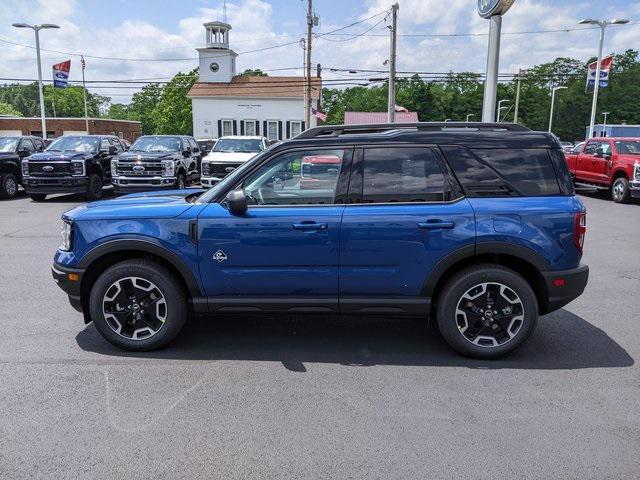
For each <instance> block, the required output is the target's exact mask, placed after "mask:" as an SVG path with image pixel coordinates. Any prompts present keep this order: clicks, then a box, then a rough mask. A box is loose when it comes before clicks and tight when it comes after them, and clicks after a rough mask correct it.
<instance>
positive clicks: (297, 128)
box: [291, 120, 302, 138]
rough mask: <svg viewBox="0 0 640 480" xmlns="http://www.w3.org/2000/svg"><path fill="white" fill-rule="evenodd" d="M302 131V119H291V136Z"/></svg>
mask: <svg viewBox="0 0 640 480" xmlns="http://www.w3.org/2000/svg"><path fill="white" fill-rule="evenodd" d="M301 133H302V121H299V120H292V121H291V138H293V137H295V136H296V135H300V134H301Z"/></svg>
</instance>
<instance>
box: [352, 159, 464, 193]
mask: <svg viewBox="0 0 640 480" xmlns="http://www.w3.org/2000/svg"><path fill="white" fill-rule="evenodd" d="M362 183H363V185H362V202H363V203H407V202H442V201H446V200H450V197H451V188H450V186H449V183H448V181H447V180H446V178H445V176H444V174H443V173H442V169H441V168H440V165H439V162H438V158H437V157H436V154H435V153H434V152H433V150H431V149H429V148H414V147H408V148H399V147H386V148H367V149H365V150H364V159H363V168H362Z"/></svg>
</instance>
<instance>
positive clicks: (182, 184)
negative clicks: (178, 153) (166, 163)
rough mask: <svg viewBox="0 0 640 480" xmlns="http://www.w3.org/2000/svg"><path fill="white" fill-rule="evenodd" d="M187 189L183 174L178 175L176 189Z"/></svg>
mask: <svg viewBox="0 0 640 480" xmlns="http://www.w3.org/2000/svg"><path fill="white" fill-rule="evenodd" d="M186 187H187V179H186V178H185V176H184V173H179V174H178V178H176V188H177V189H178V190H184V189H185V188H186Z"/></svg>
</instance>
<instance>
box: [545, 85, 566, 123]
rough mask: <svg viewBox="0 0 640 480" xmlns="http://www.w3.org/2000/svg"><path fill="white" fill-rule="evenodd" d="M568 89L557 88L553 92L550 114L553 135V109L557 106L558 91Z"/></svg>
mask: <svg viewBox="0 0 640 480" xmlns="http://www.w3.org/2000/svg"><path fill="white" fill-rule="evenodd" d="M566 88H567V87H555V88H554V89H553V91H552V92H551V112H550V113H549V133H551V127H552V125H553V108H554V106H555V104H556V92H557V91H558V90H565V89H566Z"/></svg>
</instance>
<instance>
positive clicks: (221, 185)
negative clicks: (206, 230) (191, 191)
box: [197, 153, 266, 203]
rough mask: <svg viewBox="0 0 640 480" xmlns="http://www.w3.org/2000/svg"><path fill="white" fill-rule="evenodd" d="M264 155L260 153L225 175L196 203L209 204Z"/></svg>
mask: <svg viewBox="0 0 640 480" xmlns="http://www.w3.org/2000/svg"><path fill="white" fill-rule="evenodd" d="M265 155H266V153H261V154H259V155H256V156H255V157H253V158H251V160H248V161H246V162H245V163H243V164H242V165H240V166H239V167H238V168H236V169H235V170H234V171H232V172H231V173H230V174H229V175H227V176H226V177H224V178H223V179H222V180H220V182H218V183H217V184H216V185H214V186H213V187H211V188H210V189H209V190H207V191H206V192H204V193H203V194H202V195H201V196H200V197H199V198H198V200H197V201H198V203H209V202H211V201H212V199H214V198H215V197H217V196H218V195H219V194H220V192H222V191H224V190H226V189H227V188H229V187H230V186H232V185H233V184H235V183H237V182H238V181H239V180H240V178H241V177H242V176H243V175H244V172H246V171H247V170H248V169H249V168H251V166H252V165H255V163H256V162H259V161H260V160H261V159H262V158H263V157H264V156H265Z"/></svg>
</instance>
